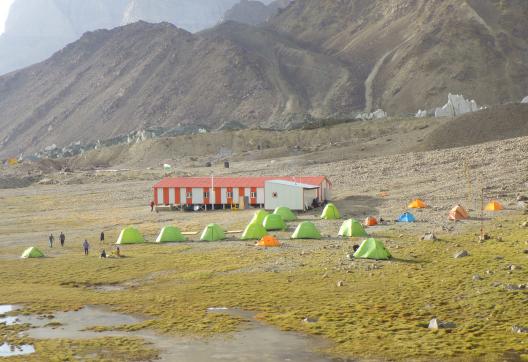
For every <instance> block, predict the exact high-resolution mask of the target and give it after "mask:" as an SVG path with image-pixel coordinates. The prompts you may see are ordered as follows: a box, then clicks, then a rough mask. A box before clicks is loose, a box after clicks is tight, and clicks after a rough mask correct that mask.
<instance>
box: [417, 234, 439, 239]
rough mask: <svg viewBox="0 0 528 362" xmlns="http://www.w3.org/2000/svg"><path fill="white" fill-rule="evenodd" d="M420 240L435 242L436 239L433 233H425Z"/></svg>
mask: <svg viewBox="0 0 528 362" xmlns="http://www.w3.org/2000/svg"><path fill="white" fill-rule="evenodd" d="M420 240H425V241H437V240H438V238H437V237H436V235H435V234H434V233H425V234H424V235H423V236H422V237H421V239H420Z"/></svg>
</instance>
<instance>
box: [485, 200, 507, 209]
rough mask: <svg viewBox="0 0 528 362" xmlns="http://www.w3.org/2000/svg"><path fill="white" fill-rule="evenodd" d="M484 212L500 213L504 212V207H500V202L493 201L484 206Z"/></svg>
mask: <svg viewBox="0 0 528 362" xmlns="http://www.w3.org/2000/svg"><path fill="white" fill-rule="evenodd" d="M484 210H486V211H501V210H504V207H503V206H502V205H501V203H500V202H498V201H496V200H493V201H491V202H490V203H489V204H487V205H486V208H485V209H484Z"/></svg>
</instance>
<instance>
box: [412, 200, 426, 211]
mask: <svg viewBox="0 0 528 362" xmlns="http://www.w3.org/2000/svg"><path fill="white" fill-rule="evenodd" d="M426 207H427V204H426V203H425V202H423V201H422V200H420V199H416V200H414V201H413V202H411V203H410V204H409V206H408V208H409V209H425V208H426Z"/></svg>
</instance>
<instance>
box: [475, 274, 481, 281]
mask: <svg viewBox="0 0 528 362" xmlns="http://www.w3.org/2000/svg"><path fill="white" fill-rule="evenodd" d="M473 280H474V281H479V280H482V277H481V276H480V275H478V274H475V275H473Z"/></svg>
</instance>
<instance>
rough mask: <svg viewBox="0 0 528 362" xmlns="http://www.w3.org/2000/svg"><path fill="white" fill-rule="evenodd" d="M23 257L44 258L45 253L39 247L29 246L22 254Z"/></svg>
mask: <svg viewBox="0 0 528 362" xmlns="http://www.w3.org/2000/svg"><path fill="white" fill-rule="evenodd" d="M20 257H21V258H22V259H28V258H43V257H44V253H43V252H42V251H40V250H39V249H38V248H35V247H34V246H32V247H31V248H27V249H26V250H25V251H24V252H23V253H22V255H21V256H20Z"/></svg>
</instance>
